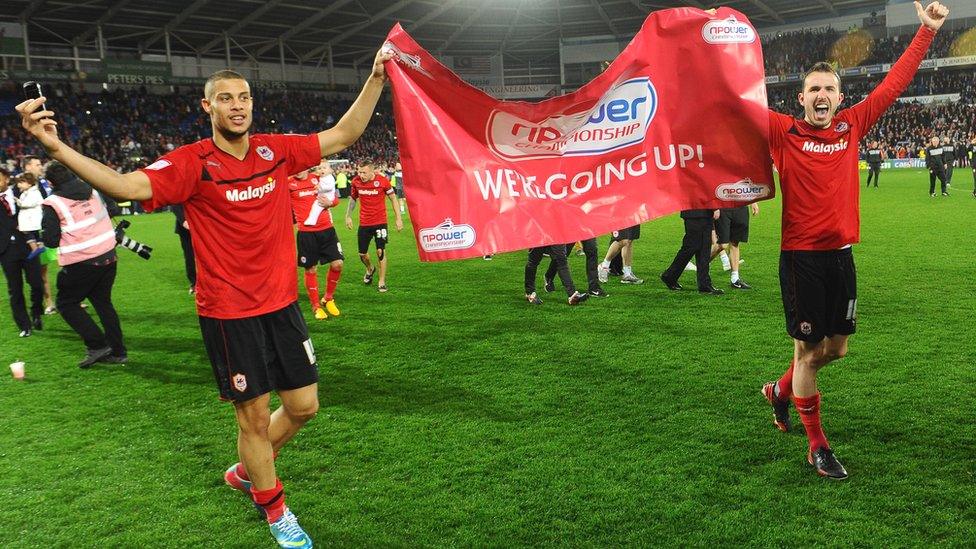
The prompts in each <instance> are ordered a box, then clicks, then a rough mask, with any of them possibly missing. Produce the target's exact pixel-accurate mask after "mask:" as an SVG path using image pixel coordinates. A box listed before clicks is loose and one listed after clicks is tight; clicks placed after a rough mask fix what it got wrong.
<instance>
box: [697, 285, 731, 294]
mask: <svg viewBox="0 0 976 549" xmlns="http://www.w3.org/2000/svg"><path fill="white" fill-rule="evenodd" d="M698 293H700V294H708V295H723V294H725V291H724V290H720V289H718V288H716V287H715V286H709V287H708V288H698Z"/></svg>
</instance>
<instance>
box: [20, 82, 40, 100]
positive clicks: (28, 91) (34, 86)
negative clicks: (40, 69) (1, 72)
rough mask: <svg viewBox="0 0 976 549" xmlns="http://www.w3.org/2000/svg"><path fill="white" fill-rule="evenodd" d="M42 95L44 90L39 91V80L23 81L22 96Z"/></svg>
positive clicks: (30, 97)
mask: <svg viewBox="0 0 976 549" xmlns="http://www.w3.org/2000/svg"><path fill="white" fill-rule="evenodd" d="M42 95H44V92H43V91H41V83H40V82H34V81H31V82H24V97H25V98H26V99H37V98H38V97H40V96H42Z"/></svg>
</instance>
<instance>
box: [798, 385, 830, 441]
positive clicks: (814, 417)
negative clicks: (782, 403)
mask: <svg viewBox="0 0 976 549" xmlns="http://www.w3.org/2000/svg"><path fill="white" fill-rule="evenodd" d="M793 404H794V406H796V411H797V412H799V414H800V421H802V422H803V428H804V429H806V430H807V439H809V441H810V451H811V452H812V451H814V450H816V449H817V448H821V447H824V448H830V444H828V443H827V437H826V435H824V432H823V427H822V426H821V425H820V393H816V394H814V395H813V396H809V397H806V398H801V397H798V396H796V395H793Z"/></svg>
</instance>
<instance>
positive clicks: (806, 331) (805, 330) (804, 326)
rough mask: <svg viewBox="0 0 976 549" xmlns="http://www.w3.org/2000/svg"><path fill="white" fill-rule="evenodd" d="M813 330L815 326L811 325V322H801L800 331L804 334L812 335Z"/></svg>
mask: <svg viewBox="0 0 976 549" xmlns="http://www.w3.org/2000/svg"><path fill="white" fill-rule="evenodd" d="M812 331H813V326H811V325H810V323H809V322H801V323H800V333H802V334H803V335H810V332H812Z"/></svg>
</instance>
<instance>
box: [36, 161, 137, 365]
mask: <svg viewBox="0 0 976 549" xmlns="http://www.w3.org/2000/svg"><path fill="white" fill-rule="evenodd" d="M47 178H48V181H50V182H51V186H52V188H53V189H54V191H53V193H52V194H51V196H49V197H47V198H46V199H44V208H43V209H44V218H43V220H42V222H41V227H42V229H43V236H42V238H43V240H44V244H45V245H46V246H48V247H49V248H58V264H59V265H60V266H61V271H60V272H59V273H58V283H57V288H58V295H57V298H56V300H55V303H56V305H57V308H58V311H60V312H61V316H62V317H64V320H65V322H67V323H68V325H69V326H71V328H72V329H73V330H74V331H75V332H77V333H78V335H79V336H81V339H82V340H83V341H84V342H85V347H86V348H87V353H86V354H85V358H84V359H82V361H81V362H79V363H78V367H80V368H90V367H91V366H92V365H93V364H95V363H96V362H111V363H116V364H121V363H124V362H125V361H126V360H127V359H128V357H127V353H126V349H125V344H124V343H123V342H122V326H121V324H120V323H119V315H118V314H117V313H116V312H115V306H114V305H112V286H113V285H114V284H115V274H116V269H117V266H118V258H117V256H116V255H115V246H116V238H117V235H116V230H115V228H114V227H112V221H111V220H110V214H109V210H108V208H106V206H105V203H103V202H102V199H101V197H100V196H99V194H98V193H97V192H95V191H93V190H92V188H91V187H90V186H89V185H88V183H85V182H84V181H82V180H81V179H79V178H78V177H77V176H76V175H75V174H74V173H73V172H71V170H69V169H68V168H67V167H65V166H64V165H63V164H61V163H60V162H51V164H50V165H49V166H48V168H47ZM123 236H124V235H123ZM134 251H135V250H134ZM137 253H138V252H137ZM146 255H148V253H147V254H146ZM144 257H145V256H144ZM86 299H87V300H88V301H89V302H91V304H92V307H94V309H95V312H96V313H98V318H99V319H100V320H101V321H102V326H104V328H105V331H104V332H102V329H101V328H99V327H98V325H97V324H95V321H94V320H92V318H91V317H90V316H88V313H86V312H85V311H83V310H82V309H81V303H82V301H84V300H86Z"/></svg>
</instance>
